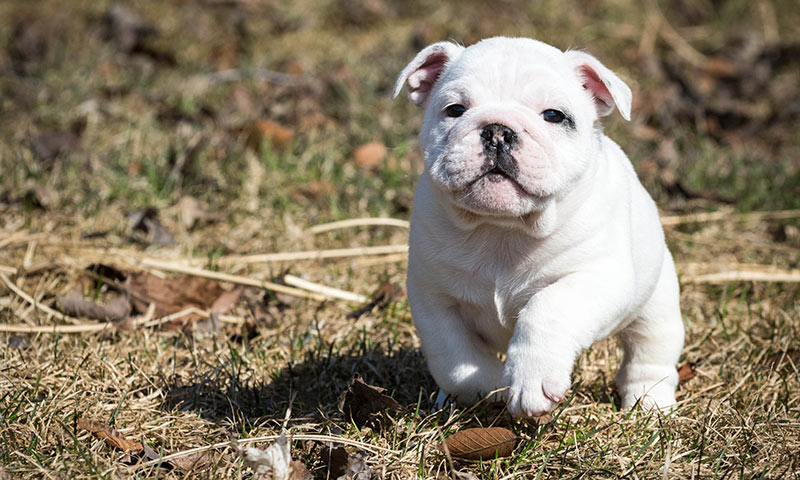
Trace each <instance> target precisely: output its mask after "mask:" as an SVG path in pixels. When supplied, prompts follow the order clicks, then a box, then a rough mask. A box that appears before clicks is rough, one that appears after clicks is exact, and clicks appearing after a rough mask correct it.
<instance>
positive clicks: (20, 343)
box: [8, 335, 28, 350]
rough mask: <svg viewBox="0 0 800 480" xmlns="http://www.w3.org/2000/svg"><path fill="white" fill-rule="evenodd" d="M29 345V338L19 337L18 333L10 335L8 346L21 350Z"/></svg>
mask: <svg viewBox="0 0 800 480" xmlns="http://www.w3.org/2000/svg"><path fill="white" fill-rule="evenodd" d="M27 345H28V340H26V339H25V337H18V336H16V335H12V336H10V337H8V346H9V347H11V348H12V349H14V350H19V349H21V348H24V347H26V346H27Z"/></svg>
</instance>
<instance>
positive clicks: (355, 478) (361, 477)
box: [336, 453, 375, 480]
mask: <svg viewBox="0 0 800 480" xmlns="http://www.w3.org/2000/svg"><path fill="white" fill-rule="evenodd" d="M365 459H366V456H365V455H364V454H363V453H357V454H355V455H351V456H349V457H347V465H346V466H345V469H344V473H343V474H342V475H340V476H339V477H337V478H336V480H372V479H373V478H375V476H374V475H373V473H372V469H371V468H369V465H367V463H366V462H365V461H364V460H365Z"/></svg>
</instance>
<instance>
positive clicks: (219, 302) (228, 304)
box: [210, 288, 244, 315]
mask: <svg viewBox="0 0 800 480" xmlns="http://www.w3.org/2000/svg"><path fill="white" fill-rule="evenodd" d="M243 291H244V289H243V288H234V289H233V290H229V291H227V292H222V294H220V296H219V297H217V299H216V300H214V303H212V304H211V309H210V311H211V313H216V314H218V315H222V314H225V313H228V312H229V311H231V309H232V308H233V307H235V306H236V304H238V303H239V299H240V298H242V292H243Z"/></svg>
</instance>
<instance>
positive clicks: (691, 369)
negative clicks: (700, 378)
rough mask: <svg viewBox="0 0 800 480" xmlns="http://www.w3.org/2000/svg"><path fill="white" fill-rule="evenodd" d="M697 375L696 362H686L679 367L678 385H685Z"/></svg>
mask: <svg viewBox="0 0 800 480" xmlns="http://www.w3.org/2000/svg"><path fill="white" fill-rule="evenodd" d="M696 376H697V370H695V364H694V362H686V363H684V364H683V365H681V366H680V367H678V385H683V384H684V383H686V382H688V381H689V380H691V379H693V378H694V377H696Z"/></svg>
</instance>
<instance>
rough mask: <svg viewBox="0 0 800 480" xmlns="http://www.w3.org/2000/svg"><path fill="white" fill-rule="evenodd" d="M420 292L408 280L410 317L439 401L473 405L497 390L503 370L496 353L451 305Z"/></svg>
mask: <svg viewBox="0 0 800 480" xmlns="http://www.w3.org/2000/svg"><path fill="white" fill-rule="evenodd" d="M419 290H420V288H419V287H418V284H417V283H416V282H413V281H411V279H409V282H408V298H409V301H410V305H411V315H412V317H413V318H414V325H415V326H416V328H417V331H418V332H419V337H420V339H421V340H422V351H423V352H424V354H425V359H426V360H427V363H428V369H429V370H430V372H431V375H433V379H434V380H436V383H437V384H438V385H439V388H440V389H441V392H440V393H439V397H438V398H437V402H438V401H441V402H442V403H444V402H443V400H444V399H445V398H446V397H447V396H448V395H451V396H453V397H455V398H457V399H458V400H461V401H464V402H472V401H475V400H477V399H478V398H480V397H482V396H483V395H485V394H487V393H489V392H491V391H493V390H496V389H497V388H498V386H499V384H500V378H501V376H502V371H503V363H502V362H501V361H500V359H499V358H497V355H496V353H495V352H493V351H492V350H491V348H489V346H488V345H486V344H485V343H484V342H483V341H482V340H481V338H480V337H479V336H478V335H476V334H474V333H473V332H470V331H469V330H468V329H467V328H466V324H465V322H463V321H462V319H461V317H460V315H459V313H458V310H457V308H456V306H455V305H454V304H453V303H452V302H450V301H448V300H447V299H445V298H440V297H437V296H435V295H434V294H432V293H431V292H424V293H425V294H424V295H423V292H421V291H419Z"/></svg>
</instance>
